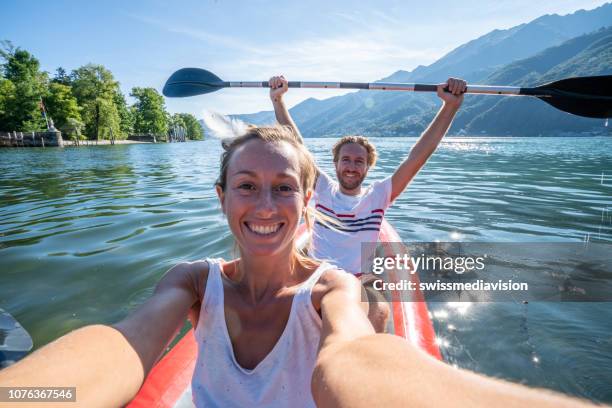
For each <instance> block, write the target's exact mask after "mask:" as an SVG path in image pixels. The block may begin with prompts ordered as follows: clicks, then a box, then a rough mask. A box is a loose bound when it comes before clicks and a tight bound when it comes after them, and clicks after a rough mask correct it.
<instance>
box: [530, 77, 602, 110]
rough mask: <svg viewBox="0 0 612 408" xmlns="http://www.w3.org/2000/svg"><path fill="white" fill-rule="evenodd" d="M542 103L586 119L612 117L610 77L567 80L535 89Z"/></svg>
mask: <svg viewBox="0 0 612 408" xmlns="http://www.w3.org/2000/svg"><path fill="white" fill-rule="evenodd" d="M535 89H537V90H539V91H546V93H547V94H548V95H549V96H539V98H540V99H541V100H543V101H544V102H546V103H548V104H550V105H552V106H554V107H555V108H557V109H560V110H562V111H564V112H569V113H572V114H574V115H578V116H585V117H587V118H610V117H612V75H603V76H591V77H579V78H567V79H562V80H560V81H556V82H551V83H549V84H545V85H542V86H538V87H537V88H535Z"/></svg>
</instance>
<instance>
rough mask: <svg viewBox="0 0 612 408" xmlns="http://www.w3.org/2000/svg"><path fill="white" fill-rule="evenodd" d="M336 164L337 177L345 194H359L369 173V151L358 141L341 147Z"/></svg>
mask: <svg viewBox="0 0 612 408" xmlns="http://www.w3.org/2000/svg"><path fill="white" fill-rule="evenodd" d="M335 164H336V177H338V182H339V183H340V186H341V187H342V189H343V190H345V191H343V193H345V194H358V193H359V192H360V190H361V183H363V180H364V179H365V177H366V175H367V174H368V151H367V150H366V148H365V147H363V146H362V145H360V144H357V143H347V144H345V145H343V146H342V147H341V148H340V152H339V154H338V161H337V162H336V163H335Z"/></svg>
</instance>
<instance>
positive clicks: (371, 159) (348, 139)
mask: <svg viewBox="0 0 612 408" xmlns="http://www.w3.org/2000/svg"><path fill="white" fill-rule="evenodd" d="M348 143H357V144H358V145H360V146H363V147H364V148H365V149H366V151H367V152H368V167H372V166H374V164H375V163H376V157H377V155H376V148H375V147H374V145H373V144H372V143H370V141H369V140H368V139H367V138H366V137H365V136H354V135H351V136H344V137H343V138H342V139H340V140H338V141H337V142H336V144H335V145H334V147H332V153H333V154H334V163H337V162H338V160H339V159H340V157H338V156H339V155H340V148H341V147H342V146H344V145H345V144H348Z"/></svg>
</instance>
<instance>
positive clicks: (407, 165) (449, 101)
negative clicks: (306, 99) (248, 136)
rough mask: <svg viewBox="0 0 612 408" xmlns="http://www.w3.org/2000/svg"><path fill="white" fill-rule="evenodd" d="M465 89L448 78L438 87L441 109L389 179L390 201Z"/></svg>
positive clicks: (435, 141)
mask: <svg viewBox="0 0 612 408" xmlns="http://www.w3.org/2000/svg"><path fill="white" fill-rule="evenodd" d="M445 87H448V92H445V91H444V88H445ZM466 87H467V84H466V82H465V81H463V80H461V79H455V78H449V79H448V81H446V83H445V84H440V85H438V96H439V97H440V99H442V101H443V102H444V103H443V104H442V108H440V111H438V114H437V115H436V117H435V118H434V120H433V121H432V122H431V124H430V125H429V127H428V128H427V130H425V132H423V134H422V135H421V137H420V138H419V140H417V142H416V143H415V145H414V146H413V147H412V150H410V154H409V155H408V157H407V158H406V159H404V161H403V162H402V164H400V166H399V167H398V168H397V170H395V173H394V174H393V177H392V179H391V182H392V191H391V201H393V200H395V199H396V198H397V196H399V195H400V194H401V193H402V191H404V189H405V188H406V186H407V185H408V183H410V181H412V179H413V178H414V176H416V174H417V173H418V172H419V170H420V169H421V167H423V165H424V164H425V163H426V162H427V159H429V156H431V155H432V153H433V152H434V151H435V150H436V148H437V147H438V145H439V144H440V141H441V140H442V138H443V137H444V135H445V134H446V131H447V130H448V128H449V127H450V124H451V122H452V121H453V118H454V117H455V114H456V113H457V111H458V110H459V107H460V106H461V103H462V102H463V93H464V92H465V90H466ZM275 109H276V108H275Z"/></svg>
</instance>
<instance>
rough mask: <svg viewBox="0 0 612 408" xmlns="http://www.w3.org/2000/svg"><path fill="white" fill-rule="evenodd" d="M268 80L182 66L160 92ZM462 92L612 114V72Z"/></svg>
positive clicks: (180, 93)
mask: <svg viewBox="0 0 612 408" xmlns="http://www.w3.org/2000/svg"><path fill="white" fill-rule="evenodd" d="M268 87H269V84H268V81H261V82H257V81H252V82H247V81H231V82H230V81H223V80H222V79H221V78H219V77H218V76H216V75H215V74H213V73H212V72H210V71H206V70H205V69H200V68H183V69H179V70H178V71H176V72H175V73H174V74H172V75H171V76H170V78H168V81H166V85H164V89H163V93H164V95H165V96H169V97H185V96H194V95H202V94H206V93H210V92H214V91H217V90H219V89H221V88H268ZM289 87H290V88H332V89H371V90H378V91H412V92H436V85H432V84H409V83H387V82H370V83H362V82H296V81H289ZM466 93H469V94H491V95H509V96H534V97H536V98H539V99H540V100H542V101H544V102H546V103H548V104H550V105H552V106H554V107H555V108H557V109H560V110H562V111H565V112H569V113H572V114H574V115H579V116H586V117H589V118H609V117H612V75H604V76H592V77H577V78H567V79H562V80H560V81H555V82H551V83H549V84H544V85H541V86H537V87H535V88H522V87H515V86H487V85H468V87H467V91H466Z"/></svg>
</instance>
